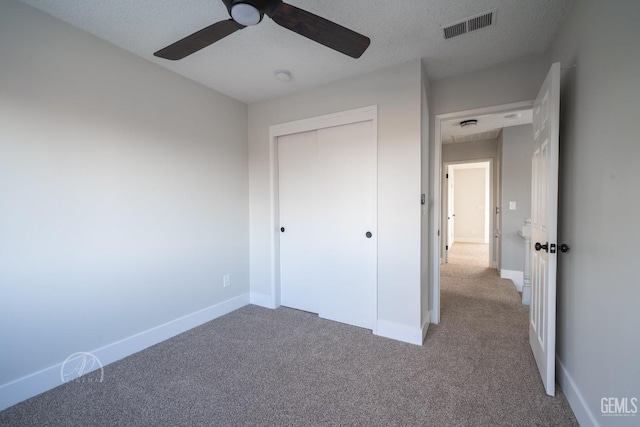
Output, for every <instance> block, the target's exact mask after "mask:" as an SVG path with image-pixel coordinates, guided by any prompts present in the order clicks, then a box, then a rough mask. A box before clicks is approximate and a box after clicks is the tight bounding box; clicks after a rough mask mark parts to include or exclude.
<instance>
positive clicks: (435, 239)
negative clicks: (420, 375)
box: [431, 100, 533, 324]
mask: <svg viewBox="0 0 640 427" xmlns="http://www.w3.org/2000/svg"><path fill="white" fill-rule="evenodd" d="M528 108H533V100H531V101H522V102H514V103H511V104H503V105H495V106H490V107H483V108H476V109H473V110H465V111H458V112H455V113H446V114H436V116H435V138H434V147H433V153H434V155H433V162H432V164H431V167H432V168H433V170H434V173H433V175H432V176H433V183H432V187H431V189H432V191H433V206H434V209H433V223H432V227H433V229H432V230H431V248H433V250H432V252H431V257H432V259H431V265H432V266H433V271H432V272H431V295H432V297H433V298H432V300H433V303H432V306H431V323H435V324H438V323H440V254H441V246H442V236H440V234H441V233H440V231H441V227H442V225H441V220H440V217H441V215H440V213H441V212H442V195H441V191H442V171H443V165H442V122H443V121H445V120H451V119H463V118H466V117H469V116H479V115H483V114H495V113H506V112H509V111H513V110H523V109H528Z"/></svg>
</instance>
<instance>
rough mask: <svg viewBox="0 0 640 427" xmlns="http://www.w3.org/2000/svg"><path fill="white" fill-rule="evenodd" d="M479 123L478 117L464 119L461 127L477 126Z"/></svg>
mask: <svg viewBox="0 0 640 427" xmlns="http://www.w3.org/2000/svg"><path fill="white" fill-rule="evenodd" d="M477 124H478V121H477V120H476V119H471V120H463V121H461V122H460V127H461V128H465V127H473V126H476V125H477Z"/></svg>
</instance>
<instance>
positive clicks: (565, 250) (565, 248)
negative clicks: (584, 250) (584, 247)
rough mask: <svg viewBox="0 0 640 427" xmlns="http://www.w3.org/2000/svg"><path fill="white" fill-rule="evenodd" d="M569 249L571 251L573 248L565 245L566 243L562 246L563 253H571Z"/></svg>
mask: <svg viewBox="0 0 640 427" xmlns="http://www.w3.org/2000/svg"><path fill="white" fill-rule="evenodd" d="M569 249H571V248H570V247H569V246H568V245H566V244H564V243H563V244H561V245H560V252H562V253H567V252H569Z"/></svg>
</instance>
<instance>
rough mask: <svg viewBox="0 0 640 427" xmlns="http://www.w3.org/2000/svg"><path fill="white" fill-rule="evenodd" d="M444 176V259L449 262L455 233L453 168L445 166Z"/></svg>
mask: <svg viewBox="0 0 640 427" xmlns="http://www.w3.org/2000/svg"><path fill="white" fill-rule="evenodd" d="M445 176H446V178H445V179H446V182H447V245H446V246H445V249H446V250H445V253H444V255H445V261H446V262H449V249H451V246H453V243H454V240H453V236H454V235H455V233H454V230H455V220H456V214H455V211H454V205H453V202H454V199H453V195H454V194H455V191H454V185H455V182H454V174H453V168H451V167H449V166H447V174H446V175H445Z"/></svg>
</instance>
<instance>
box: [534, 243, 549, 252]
mask: <svg viewBox="0 0 640 427" xmlns="http://www.w3.org/2000/svg"><path fill="white" fill-rule="evenodd" d="M535 248H536V251H539V250H540V249H544V251H545V252H549V245H548V244H546V243H545V244H544V245H541V244H540V242H536V246H535Z"/></svg>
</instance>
